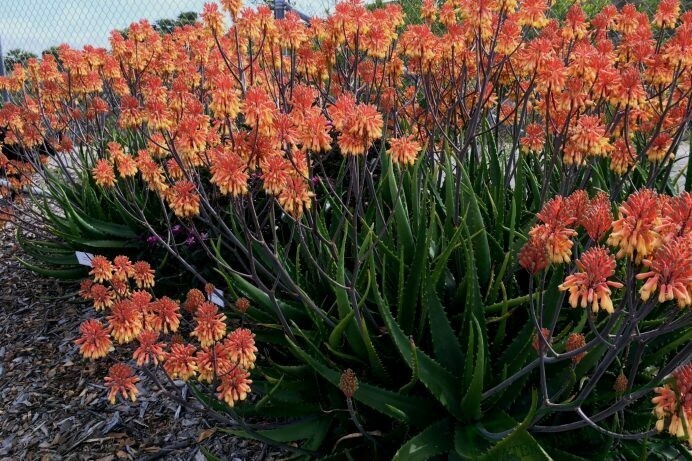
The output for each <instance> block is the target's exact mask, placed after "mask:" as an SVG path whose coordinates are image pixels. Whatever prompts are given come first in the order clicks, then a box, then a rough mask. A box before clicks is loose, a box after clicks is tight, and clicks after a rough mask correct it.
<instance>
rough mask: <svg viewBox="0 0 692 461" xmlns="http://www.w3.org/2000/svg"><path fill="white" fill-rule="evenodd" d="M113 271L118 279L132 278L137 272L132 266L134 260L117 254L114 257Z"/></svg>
mask: <svg viewBox="0 0 692 461" xmlns="http://www.w3.org/2000/svg"><path fill="white" fill-rule="evenodd" d="M92 263H93V261H92ZM113 271H114V274H113V276H114V277H115V278H116V279H117V280H127V279H129V278H132V276H133V275H134V273H135V272H134V268H133V267H132V262H131V261H130V258H128V257H127V256H116V257H115V258H113Z"/></svg>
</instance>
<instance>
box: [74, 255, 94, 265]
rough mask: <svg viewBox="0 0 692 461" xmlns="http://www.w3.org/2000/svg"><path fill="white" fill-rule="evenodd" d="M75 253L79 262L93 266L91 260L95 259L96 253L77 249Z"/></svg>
mask: <svg viewBox="0 0 692 461" xmlns="http://www.w3.org/2000/svg"><path fill="white" fill-rule="evenodd" d="M74 255H75V256H76V257H77V262H78V263H79V264H81V265H82V266H87V267H91V260H92V259H94V255H92V254H91V253H85V252H83V251H75V252H74Z"/></svg>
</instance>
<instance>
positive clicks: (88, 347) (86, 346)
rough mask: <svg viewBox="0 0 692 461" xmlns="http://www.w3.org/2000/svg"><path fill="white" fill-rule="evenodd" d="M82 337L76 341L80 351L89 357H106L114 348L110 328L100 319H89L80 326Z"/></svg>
mask: <svg viewBox="0 0 692 461" xmlns="http://www.w3.org/2000/svg"><path fill="white" fill-rule="evenodd" d="M79 331H80V333H82V337H81V338H79V339H77V340H76V341H75V343H77V345H78V346H79V352H81V354H82V355H83V356H84V357H86V358H88V359H100V358H101V357H105V356H106V355H108V353H109V352H111V351H112V350H114V349H113V343H112V342H111V337H110V335H109V334H108V329H107V328H106V327H105V326H104V325H103V324H102V323H101V322H99V321H98V320H96V319H89V320H85V321H84V322H82V324H81V325H80V326H79Z"/></svg>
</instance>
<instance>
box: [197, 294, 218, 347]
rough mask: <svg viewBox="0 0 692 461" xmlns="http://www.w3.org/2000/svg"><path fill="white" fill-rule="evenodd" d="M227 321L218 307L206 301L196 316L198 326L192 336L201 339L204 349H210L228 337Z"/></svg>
mask: <svg viewBox="0 0 692 461" xmlns="http://www.w3.org/2000/svg"><path fill="white" fill-rule="evenodd" d="M225 320H226V316H225V315H224V314H220V313H219V308H218V307H217V306H216V305H214V304H212V303H210V302H206V301H205V302H203V303H202V304H201V305H200V306H199V308H198V309H197V312H196V314H195V321H196V322H197V326H196V327H195V329H194V331H193V332H192V333H190V334H191V335H192V336H196V337H197V339H199V343H200V344H201V345H202V347H209V346H211V345H212V344H214V343H215V342H216V341H220V340H221V339H223V337H224V336H225V335H226V323H225Z"/></svg>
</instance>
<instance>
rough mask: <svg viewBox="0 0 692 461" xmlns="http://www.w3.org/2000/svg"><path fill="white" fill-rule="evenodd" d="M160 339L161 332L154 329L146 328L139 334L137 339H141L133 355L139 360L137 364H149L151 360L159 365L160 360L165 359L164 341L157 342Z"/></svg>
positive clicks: (139, 365)
mask: <svg viewBox="0 0 692 461" xmlns="http://www.w3.org/2000/svg"><path fill="white" fill-rule="evenodd" d="M158 339H159V334H158V333H157V332H156V331H153V330H144V331H143V332H141V333H140V334H139V336H138V337H137V340H138V341H139V347H138V348H137V349H135V352H134V354H133V355H132V357H133V358H134V359H135V360H136V361H137V366H138V367H141V366H142V365H147V364H149V362H153V363H154V365H158V364H159V362H161V361H163V359H164V358H165V354H164V352H163V347H164V346H165V344H164V343H160V342H157V340H158Z"/></svg>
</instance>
